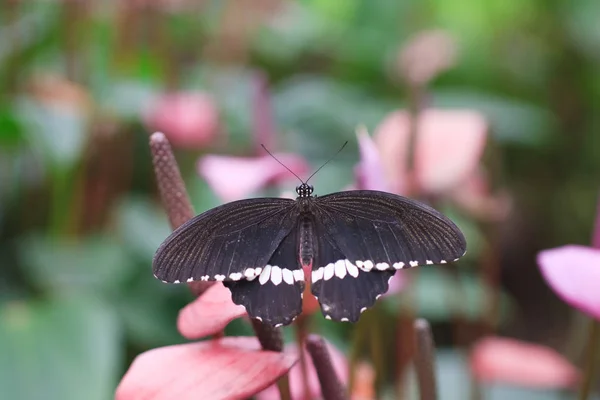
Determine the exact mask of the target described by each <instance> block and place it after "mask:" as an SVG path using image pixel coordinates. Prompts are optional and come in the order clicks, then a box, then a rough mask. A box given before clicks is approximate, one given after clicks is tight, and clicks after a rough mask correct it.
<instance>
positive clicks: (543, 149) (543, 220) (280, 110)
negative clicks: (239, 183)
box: [0, 0, 600, 399]
mask: <svg viewBox="0 0 600 400" xmlns="http://www.w3.org/2000/svg"><path fill="white" fill-rule="evenodd" d="M124 3H125V2H116V1H115V2H111V1H106V2H85V1H64V2H60V1H37V2H35V1H17V0H12V1H9V0H4V1H2V2H1V3H0V4H1V5H0V21H1V22H0V23H1V28H0V391H1V392H2V394H1V395H0V397H2V398H7V399H38V398H44V399H82V398H86V399H107V398H111V397H112V395H113V391H114V387H115V386H116V384H117V383H118V380H119V379H120V377H121V376H122V374H123V373H124V371H125V370H126V368H127V366H128V365H129V363H130V362H131V360H132V359H133V357H134V356H135V355H136V354H139V353H140V352H142V351H144V350H147V349H149V348H152V347H157V346H162V345H167V344H173V343H177V342H181V341H182V338H181V337H180V335H179V334H178V333H177V330H176V326H175V319H176V315H177V312H178V310H179V309H180V308H181V307H182V306H183V305H185V304H186V303H187V302H188V301H189V300H190V299H191V295H190V294H189V293H188V291H187V290H186V289H185V288H184V287H177V286H170V285H163V284H161V283H160V282H158V281H156V280H155V279H154V278H153V277H152V274H151V257H152V255H153V253H154V251H155V249H156V248H157V246H158V245H159V244H160V242H161V241H162V240H163V239H164V238H165V237H166V235H167V234H168V233H169V227H168V223H167V220H166V217H165V215H164V213H163V211H162V209H161V207H160V203H159V201H158V197H157V193H156V187H155V182H154V177H153V174H152V165H151V160H150V154H149V149H148V146H147V143H148V134H149V133H151V132H149V131H148V129H147V128H146V127H145V126H144V124H143V123H142V117H141V115H142V112H143V110H144V108H145V107H146V106H147V104H148V102H149V101H151V100H152V99H154V98H156V97H157V96H159V95H160V94H161V93H162V92H163V91H164V90H170V89H184V90H192V89H194V90H202V91H206V92H208V93H210V94H211V95H213V96H214V98H215V99H216V101H217V104H218V107H219V109H220V110H221V116H222V123H223V126H224V130H225V131H226V132H227V134H228V135H227V139H222V140H221V139H220V140H218V141H217V142H216V143H215V144H214V145H213V146H212V148H207V149H201V150H194V149H180V150H178V152H177V156H178V159H179V161H180V163H181V168H182V173H183V174H184V176H185V180H186V182H187V183H188V185H189V186H188V187H189V190H190V195H191V197H192V202H193V203H194V206H195V208H196V211H197V212H200V211H203V210H206V209H208V208H210V207H212V206H215V205H217V204H218V203H219V201H218V199H217V198H216V196H215V195H214V194H213V193H212V192H211V191H210V189H209V188H208V186H207V184H206V183H204V182H203V181H202V180H201V178H199V177H198V175H197V173H196V171H195V168H194V163H195V160H196V159H197V157H198V156H199V155H201V154H202V153H208V152H219V153H228V154H238V155H244V154H246V155H249V154H253V152H254V148H253V146H254V145H253V140H254V139H253V137H252V127H251V119H252V113H251V110H252V76H253V74H254V73H255V72H256V71H263V72H264V73H265V74H266V75H267V76H268V77H269V80H270V90H271V91H272V102H273V107H274V110H275V111H274V112H275V118H276V122H277V126H278V130H279V132H280V134H279V136H278V138H277V139H278V142H277V147H278V149H280V150H286V151H289V152H295V153H298V154H301V155H303V156H304V157H306V158H307V159H308V160H309V161H310V162H311V164H313V166H316V165H318V164H319V163H321V162H322V161H323V160H324V159H325V158H326V157H327V156H328V155H330V154H331V153H332V152H333V151H334V150H335V149H336V148H338V147H339V145H340V143H342V142H343V141H344V140H350V141H351V146H350V148H349V149H348V150H347V151H344V152H343V153H342V154H341V155H340V156H339V157H338V158H337V159H336V160H335V162H334V163H332V164H330V165H329V166H328V167H327V168H326V169H324V170H323V171H322V172H321V173H320V174H319V175H318V176H317V177H316V178H315V182H314V184H315V186H316V187H317V188H318V189H319V191H320V192H321V193H326V192H330V191H335V190H340V189H342V188H344V187H345V186H347V185H348V184H350V183H352V180H353V166H354V165H355V164H356V162H357V161H358V153H357V149H356V144H355V141H354V140H353V137H354V136H353V135H354V129H355V126H356V125H357V124H359V123H364V124H366V125H367V127H369V128H370V129H372V128H374V127H375V126H376V125H377V123H378V122H380V121H381V119H382V118H383V117H384V116H385V115H386V114H387V113H389V112H390V111H392V110H394V109H397V108H400V107H404V106H406V104H407V93H406V89H405V88H404V87H403V85H402V84H401V82H399V81H398V80H397V79H396V78H395V77H394V74H393V73H392V72H390V65H391V64H392V63H391V60H393V59H394V57H395V55H396V54H397V52H398V50H399V48H400V47H401V46H402V45H403V44H404V43H406V41H407V40H408V38H409V37H410V36H411V35H413V34H415V33H417V32H420V31H422V30H425V29H431V28H435V29H439V28H441V29H444V30H446V31H447V32H449V33H450V34H452V35H453V36H454V37H455V38H456V40H457V43H458V44H459V47H460V52H459V56H458V62H457V65H456V66H455V67H453V68H451V69H450V70H449V71H447V72H445V73H443V74H442V75H441V76H440V77H439V78H437V79H436V80H435V81H434V82H433V83H432V85H431V87H430V96H431V98H430V101H431V104H433V105H438V106H444V107H466V108H472V109H477V110H480V111H482V112H484V113H485V114H486V116H488V118H489V119H490V121H491V124H492V135H493V136H492V140H491V144H490V145H491V146H494V148H495V149H496V150H497V152H496V154H498V155H499V157H500V168H499V173H498V174H497V176H496V177H495V180H496V181H495V182H494V185H495V186H497V187H502V188H505V189H507V190H508V191H509V192H510V194H511V197H512V199H513V210H512V212H511V214H510V216H509V218H508V219H507V220H505V221H503V222H502V223H500V224H497V226H494V228H493V229H495V230H496V231H497V232H498V235H499V238H500V239H499V240H498V244H497V250H498V251H497V253H496V254H497V257H498V262H499V263H500V265H501V288H502V292H503V301H502V304H503V313H502V316H503V318H502V319H501V324H500V325H499V327H498V331H499V332H500V333H502V334H505V335H509V336H517V337H519V338H522V339H525V340H529V341H534V342H539V343H543V344H547V345H551V346H553V347H555V348H557V349H559V350H560V351H561V352H563V353H566V354H567V355H568V356H570V357H571V358H572V359H573V361H574V362H576V363H577V362H579V361H580V360H579V356H580V348H578V345H577V344H576V343H578V341H576V340H574V339H573V338H575V337H577V335H578V332H579V328H578V326H579V325H578V324H577V315H575V317H574V316H573V314H572V313H571V312H570V311H568V310H567V308H566V306H564V305H562V304H561V303H560V302H559V301H558V300H557V299H556V298H555V297H554V295H552V294H551V293H550V291H549V290H548V289H547V288H546V287H545V284H544V283H543V282H542V280H541V278H540V276H539V273H538V270H537V267H536V264H535V254H536V252H537V251H538V250H540V249H542V248H548V247H552V246H556V245H560V244H564V243H582V244H586V243H588V242H589V237H590V233H591V229H592V225H593V217H594V212H595V204H596V198H597V194H598V188H599V187H598V186H599V185H598V176H599V173H600V157H599V153H598V152H599V149H600V134H599V132H598V129H599V125H598V118H600V117H599V116H600V79H598V71H599V70H600V28H599V27H600V25H599V24H598V15H600V9H599V8H600V5H599V3H598V2H597V1H596V0H578V1H571V2H567V1H548V0H487V1H485V2H484V1H477V0H463V1H460V2H458V1H444V0H426V1H422V0H419V1H417V0H368V1H367V0H363V1H359V0H304V1H295V2H293V1H292V2H287V1H275V0H271V1H266V0H261V1H247V0H246V1H241V0H240V1H236V2H233V1H199V2H192V1H189V2H187V3H186V2H182V1H181V2H177V3H183V5H182V6H181V8H179V7H178V6H177V5H175V6H168V5H165V4H167V3H169V2H162V3H161V2H158V1H156V2H154V1H150V0H148V1H146V2H143V1H141V0H140V1H138V2H135V4H137V6H134V5H130V6H125V5H124ZM171 3H175V2H171ZM130 4H134V2H131V3H130ZM169 4H170V3H169ZM39 76H52V77H58V80H59V81H60V82H61V83H60V85H58V86H57V87H56V90H54V89H52V90H49V89H47V87H46V86H43V85H42V87H41V88H40V86H39V85H40V84H39V80H38V78H39ZM51 88H55V87H54V86H51ZM48 104H52V106H51V107H50V106H48ZM57 104H58V107H55V106H54V105H57ZM63 105H64V107H62V106H63ZM61 107H62V108H61ZM291 188H292V187H291V186H290V187H282V188H280V189H287V190H289V189H291ZM271 190H272V189H271ZM270 193H273V191H271V192H270ZM446 211H447V212H448V213H450V214H451V215H456V217H457V218H459V220H460V221H461V224H462V226H464V227H466V229H467V230H468V231H469V232H470V236H471V237H472V238H473V239H472V240H474V241H475V242H476V241H477V240H478V238H479V237H481V230H480V229H481V227H480V226H479V225H478V224H477V223H476V222H475V221H472V220H470V219H469V218H468V217H467V216H464V215H460V213H458V212H457V211H456V210H453V209H448V210H446ZM474 254H475V255H477V254H478V251H477V249H476V248H475V250H474ZM461 264H464V267H462V266H461V270H460V271H458V272H457V274H458V275H457V276H458V277H459V280H458V281H459V282H462V284H461V285H457V280H455V279H454V278H453V276H451V275H447V274H445V273H443V272H440V271H439V270H438V269H430V270H427V271H422V272H421V275H420V276H419V277H420V279H418V280H417V285H418V287H417V288H416V289H415V290H416V292H417V299H418V300H417V302H416V305H417V308H416V310H417V313H418V314H419V315H421V316H424V317H426V318H428V319H429V320H430V322H431V323H432V325H433V327H434V333H435V335H436V339H437V341H438V345H439V346H440V347H442V348H443V349H442V353H440V355H439V361H440V362H439V368H440V369H442V370H443V372H442V374H441V375H440V376H441V388H442V399H462V398H465V397H464V396H466V395H465V394H464V393H465V390H467V389H468V388H469V378H468V373H467V370H466V368H465V361H464V357H462V356H461V354H463V353H462V352H461V351H462V350H464V349H465V348H467V347H468V345H469V344H470V343H472V341H473V340H474V339H476V338H477V335H478V332H480V330H479V326H480V325H481V320H482V319H483V315H482V314H483V312H484V310H483V309H482V301H481V296H482V294H481V293H483V291H484V290H485V288H484V287H482V286H481V285H482V284H481V282H482V280H481V279H479V277H480V269H479V258H477V257H476V256H472V257H470V258H468V259H467V260H466V261H465V262H464V263H461ZM465 288H466V289H465ZM463 290H464V293H463ZM448 291H449V292H450V293H454V294H456V295H459V294H460V296H461V297H459V302H461V304H462V306H463V307H464V309H463V310H462V311H461V314H460V320H461V321H462V322H461V323H462V324H463V326H465V329H466V330H467V332H468V334H467V335H466V339H465V341H464V342H463V343H456V340H455V339H456V337H455V336H454V335H453V333H452V332H454V327H455V325H456V323H457V322H456V321H457V315H456V310H452V309H449V308H448V307H447V302H446V301H444V299H443V297H442V295H441V294H440V293H447V292H448ZM399 300H400V303H398V301H399ZM401 309H402V307H401V298H393V299H390V300H387V301H386V302H384V304H383V305H382V306H381V307H379V308H378V310H379V311H376V312H375V313H374V314H373V315H374V316H375V317H376V318H378V320H379V323H380V324H382V326H386V322H385V321H388V320H390V318H392V317H394V316H397V315H398V314H399V313H400V312H401ZM375 317H374V318H375ZM314 318H315V327H314V329H315V330H316V331H320V332H321V333H322V334H323V335H324V336H326V337H327V338H329V339H330V340H332V341H333V342H334V343H335V344H336V345H338V346H339V347H340V348H341V349H342V350H347V349H348V348H349V347H350V346H351V337H352V336H351V330H350V329H348V328H346V327H340V326H338V325H336V324H332V323H329V322H326V321H324V320H322V319H321V317H320V316H315V317H314ZM574 321H575V322H574ZM228 331H230V332H231V333H236V334H239V333H241V332H248V328H247V327H246V326H245V325H244V323H243V322H241V321H240V322H236V323H234V324H232V326H231V327H230V328H228ZM390 335H392V336H391V337H388V339H389V340H390V343H393V340H394V338H393V333H390ZM290 336H291V335H290ZM574 343H575V344H574ZM388 362H389V360H388ZM452 377H456V379H454V378H452ZM503 390H506V391H511V392H510V393H516V392H514V391H515V390H516V389H513V388H496V389H495V390H494V391H493V393H492V396H493V398H509V397H507V396H509V395H507V394H506V393H508V392H503ZM519 395H521V396H524V397H522V398H530V399H536V398H544V399H546V398H551V397H549V396H552V395H554V394H549V393H541V392H534V391H520V392H519ZM5 396H6V397H5ZM511 396H512V395H511ZM515 396H516V395H515ZM510 398H516V397H510Z"/></svg>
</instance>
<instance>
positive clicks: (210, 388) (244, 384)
mask: <svg viewBox="0 0 600 400" xmlns="http://www.w3.org/2000/svg"><path fill="white" fill-rule="evenodd" d="M297 360H298V356H297V354H295V353H294V352H289V351H285V352H283V353H277V352H272V351H263V350H260V344H259V343H258V340H257V339H256V338H250V337H227V338H222V339H219V340H210V341H205V342H197V343H188V344H181V345H176V346H168V347H161V348H158V349H154V350H150V351H147V352H145V353H143V354H141V355H139V356H138V357H136V359H135V360H134V361H133V363H132V364H131V366H130V367H129V370H128V371H127V373H126V374H125V376H124V377H123V379H122V380H121V383H120V384H119V386H118V387H117V392H116V397H115V398H116V400H137V399H139V400H142V399H143V400H172V399H178V400H186V399H189V400H195V399H215V400H217V399H234V398H235V399H242V398H247V397H249V396H252V395H254V394H255V393H257V392H259V391H260V390H262V389H264V388H265V387H267V386H269V385H271V384H272V383H273V382H274V381H276V380H277V379H278V378H279V377H281V376H282V375H284V374H285V373H286V372H287V371H288V370H289V369H290V368H291V367H292V366H293V365H294V364H295V363H296V361H297Z"/></svg>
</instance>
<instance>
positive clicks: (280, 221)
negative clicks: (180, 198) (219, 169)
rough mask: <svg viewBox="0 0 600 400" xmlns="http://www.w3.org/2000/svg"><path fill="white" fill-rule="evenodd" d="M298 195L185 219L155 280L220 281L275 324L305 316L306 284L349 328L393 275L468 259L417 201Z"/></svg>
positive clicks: (450, 226)
mask: <svg viewBox="0 0 600 400" xmlns="http://www.w3.org/2000/svg"><path fill="white" fill-rule="evenodd" d="M296 192H297V194H298V197H297V199H296V200H291V199H281V198H262V199H248V200H241V201H236V202H232V203H228V204H225V205H223V206H219V207H216V208H214V209H212V210H209V211H207V212H205V213H203V214H200V215H198V216H196V217H194V218H192V219H191V220H190V221H188V222H187V223H185V224H184V225H182V226H181V227H180V228H178V229H176V230H175V231H174V232H173V233H172V234H171V236H169V238H167V239H166V240H165V242H164V243H163V244H162V245H161V246H160V248H159V249H158V250H157V253H156V255H155V257H154V262H153V266H154V274H155V276H156V277H157V278H158V279H160V280H162V281H165V282H169V283H180V282H191V281H197V280H204V281H207V280H211V281H212V280H216V281H223V282H224V284H225V286H227V287H228V288H229V289H230V290H231V292H232V299H233V301H234V302H235V303H236V304H241V305H244V306H245V307H246V309H247V311H248V313H249V315H250V316H251V317H254V318H257V319H260V320H262V321H263V322H265V323H268V324H271V325H275V326H278V325H286V324H289V323H291V322H292V321H293V319H294V318H295V317H296V316H297V315H298V314H299V313H300V312H301V311H302V293H303V291H304V288H305V285H306V282H307V281H309V282H310V283H311V291H312V293H313V294H314V295H315V297H317V298H318V300H319V303H320V305H321V310H322V312H323V314H324V315H325V317H326V318H329V319H333V320H337V321H350V322H356V321H357V320H358V319H359V317H360V314H361V313H362V312H363V311H365V310H366V309H367V308H368V307H371V306H372V305H373V304H374V303H375V301H376V299H377V298H378V297H379V296H381V294H383V293H385V292H386V291H387V289H388V281H389V279H390V278H391V277H392V276H393V275H394V273H395V272H396V271H397V270H399V269H403V268H410V267H414V266H417V265H427V264H444V263H447V262H452V261H456V260H457V259H458V258H459V257H461V256H462V255H463V254H464V253H465V250H466V242H465V239H464V236H463V234H462V233H461V232H460V230H459V229H458V228H457V227H456V225H454V223H452V222H451V221H450V220H449V219H448V218H446V217H445V216H443V215H442V214H440V213H439V212H437V211H436V210H434V209H432V208H430V207H428V206H426V205H424V204H421V203H418V202H416V201H413V200H410V199H407V198H404V197H401V196H397V195H394V194H390V193H385V192H377V191H346V192H338V193H333V194H329V195H325V196H320V197H313V196H312V192H313V189H312V186H310V185H307V184H305V183H303V184H302V185H300V186H298V188H297V189H296ZM305 271H306V274H305ZM308 272H310V274H309V273H308Z"/></svg>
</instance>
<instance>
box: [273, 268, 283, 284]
mask: <svg viewBox="0 0 600 400" xmlns="http://www.w3.org/2000/svg"><path fill="white" fill-rule="evenodd" d="M281 281H282V276H281V268H279V267H277V266H272V267H271V282H273V285H275V286H277V285H279V284H280V283H281Z"/></svg>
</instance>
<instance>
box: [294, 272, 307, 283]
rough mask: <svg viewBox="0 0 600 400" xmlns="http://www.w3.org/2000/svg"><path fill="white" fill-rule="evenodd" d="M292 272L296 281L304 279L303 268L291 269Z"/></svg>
mask: <svg viewBox="0 0 600 400" xmlns="http://www.w3.org/2000/svg"><path fill="white" fill-rule="evenodd" d="M292 273H293V274H294V279H295V280H296V282H298V281H303V280H304V271H303V270H301V269H295V270H293V271H292Z"/></svg>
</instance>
